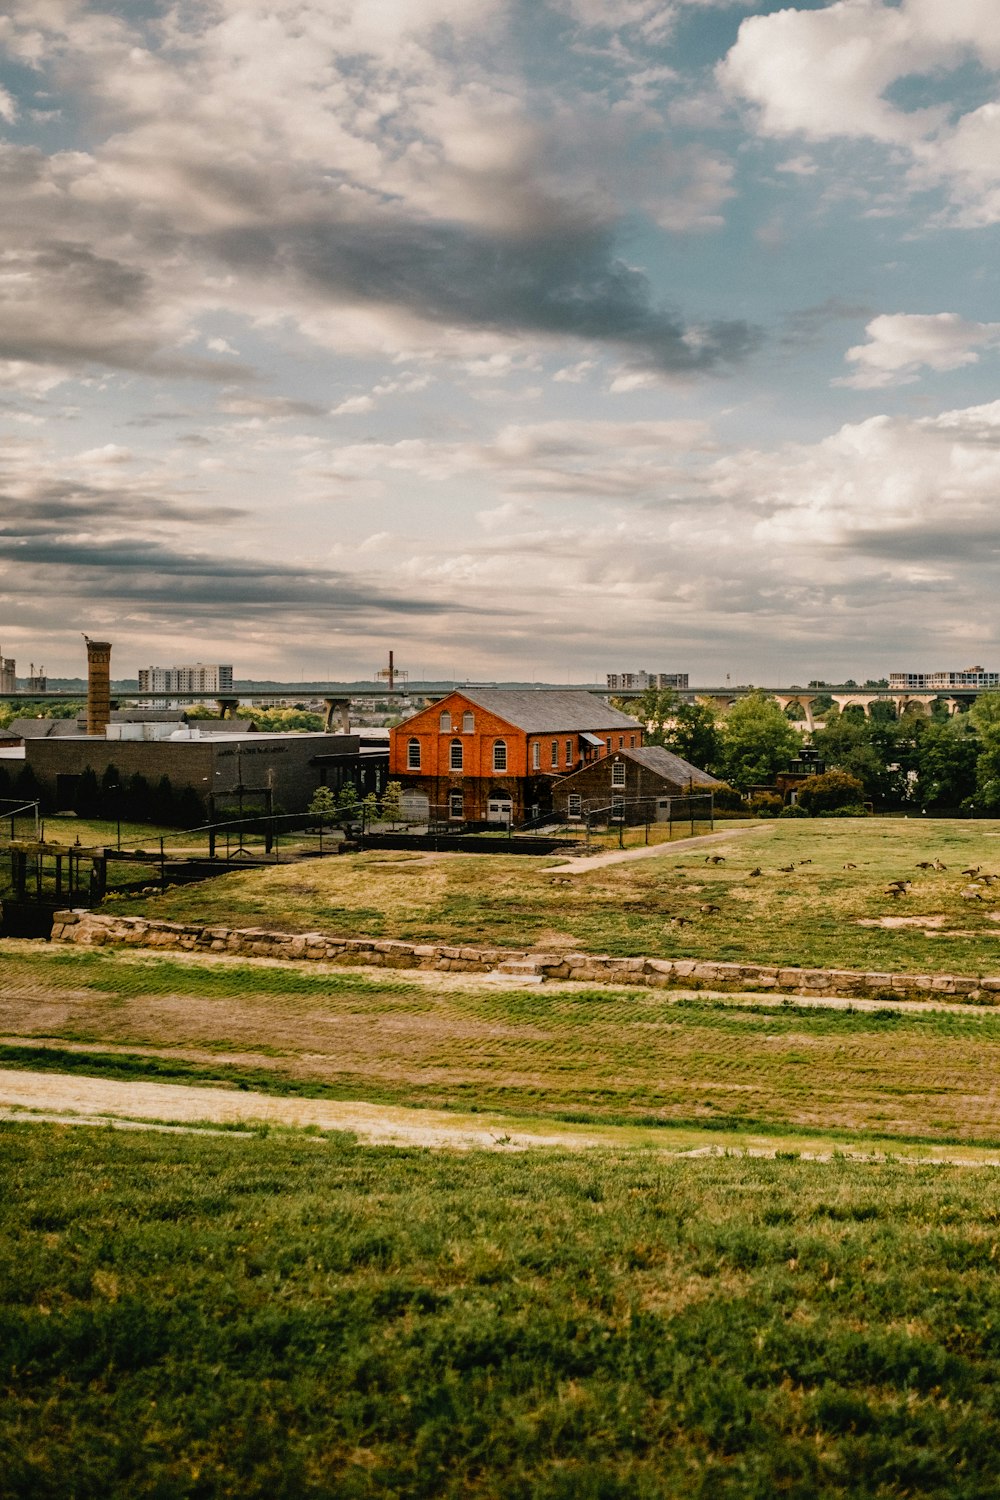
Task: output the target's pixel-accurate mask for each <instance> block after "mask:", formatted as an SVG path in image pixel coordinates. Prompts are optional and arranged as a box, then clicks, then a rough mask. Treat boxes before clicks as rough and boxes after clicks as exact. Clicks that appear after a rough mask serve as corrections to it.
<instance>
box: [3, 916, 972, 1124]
mask: <svg viewBox="0 0 1000 1500" xmlns="http://www.w3.org/2000/svg"><path fill="white" fill-rule="evenodd" d="M0 1038H2V1044H0V1065H2V1066H17V1067H28V1068H39V1069H45V1068H47V1069H53V1068H55V1069H56V1070H58V1071H73V1072H83V1073H90V1074H94V1075H99V1076H106V1077H113V1078H151V1079H160V1080H166V1079H176V1080H177V1081H185V1082H198V1083H203V1082H218V1083H219V1084H220V1085H223V1086H226V1087H230V1088H244V1089H255V1090H262V1091H264V1092H267V1093H272V1094H287V1095H297V1096H308V1097H317V1098H331V1099H362V1100H368V1101H370V1102H375V1103H385V1104H396V1105H408V1106H421V1107H425V1108H437V1109H442V1108H443V1109H451V1110H457V1111H462V1112H470V1111H473V1112H489V1113H493V1114H498V1115H502V1116H504V1117H505V1118H509V1119H511V1120H512V1121H514V1120H518V1119H520V1120H524V1119H531V1120H538V1119H544V1118H549V1119H554V1120H558V1119H562V1120H574V1121H578V1122H587V1123H603V1124H623V1123H625V1124H643V1125H649V1124H659V1125H664V1126H667V1125H672V1126H675V1127H676V1126H677V1125H679V1124H685V1125H688V1124H697V1125H699V1126H710V1127H712V1128H714V1129H716V1130H723V1129H725V1130H731V1129H740V1130H744V1131H764V1132H770V1133H782V1132H784V1131H788V1130H795V1131H803V1132H810V1131H817V1132H820V1133H822V1134H826V1135H832V1137H833V1138H835V1139H836V1138H839V1139H841V1140H850V1139H852V1138H853V1137H855V1136H864V1137H866V1138H869V1139H878V1140H880V1141H883V1142H884V1141H886V1140H893V1139H895V1140H898V1141H900V1142H902V1141H915V1140H925V1141H937V1142H956V1141H958V1142H968V1143H979V1144H986V1143H993V1142H998V1141H1000V1102H998V1100H997V1095H996V1086H995V1085H996V1077H997V1074H998V1071H1000V1011H996V1010H991V1009H988V1008H968V1009H966V1010H965V1011H963V1012H954V1011H938V1010H934V1009H932V1008H930V1007H928V1008H927V1009H926V1010H921V1009H919V1008H918V1009H915V1010H914V1009H911V1010H910V1011H908V1012H905V1013H904V1012H899V1011H896V1010H891V1009H882V1010H874V1011H872V1010H854V1009H845V1010H836V1009H833V1008H831V1007H819V1008H812V1007H801V1006H796V1005H792V1004H782V1003H780V1002H778V1003H773V1004H764V1003H760V1004H743V1003H741V1002H740V1001H739V1000H738V999H736V1000H732V1001H719V1000H716V999H713V998H712V997H710V996H687V997H685V996H683V995H681V996H678V995H676V994H671V993H669V992H666V993H665V992H662V991H658V990H647V989H640V988H635V989H622V990H617V991H615V990H600V989H590V988H587V989H584V988H574V987H561V986H557V985H545V986H538V987H532V988H531V989H527V990H518V989H507V988H505V987H502V986H497V985H491V984H488V983H481V982H480V983H477V982H476V981H475V980H474V979H470V980H469V982H468V983H465V984H463V982H462V981H461V980H460V979H458V980H457V981H456V980H455V979H452V980H451V981H450V982H448V981H444V980H441V981H439V980H438V979H437V977H436V976H433V975H430V976H427V978H426V980H425V981H424V982H417V981H416V980H415V979H410V978H406V977H402V976H399V975H396V974H392V973H387V974H386V975H385V976H384V977H383V976H382V975H378V974H376V975H371V976H364V975H359V974H357V973H356V972H354V971H351V970H343V971H339V972H333V973H322V972H320V973H317V972H315V971H313V970H310V968H309V967H308V966H307V965H302V966H299V967H295V966H292V965H279V964H266V965H259V964H258V965H252V964H247V963H239V962H237V961H233V960H226V959H222V960H218V959H208V960H206V959H197V958H192V959H189V960H187V961H181V960H178V959H171V958H161V957H159V956H156V955H152V954H141V953H136V952H133V951H129V950H118V951H116V950H108V949H101V950H97V951H94V950H90V951H86V950H84V951H77V950H74V949H65V950H57V951H56V952H49V951H47V950H45V949H44V948H39V947H35V946H32V945H29V944H25V945H23V946H22V947H21V948H20V949H18V950H16V951H14V952H11V953H8V954H5V955H3V956H2V957H0Z"/></svg>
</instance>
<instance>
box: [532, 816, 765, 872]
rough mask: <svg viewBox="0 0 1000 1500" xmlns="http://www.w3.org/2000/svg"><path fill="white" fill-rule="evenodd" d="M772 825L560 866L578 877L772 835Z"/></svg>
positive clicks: (582, 858) (614, 852)
mask: <svg viewBox="0 0 1000 1500" xmlns="http://www.w3.org/2000/svg"><path fill="white" fill-rule="evenodd" d="M771 827H772V825H771V824H770V823H759V824H756V825H755V826H753V827H750V828H727V829H724V830H723V831H722V832H720V833H699V834H697V835H696V836H695V837H694V838H691V839H672V840H671V841H670V842H669V843H665V844H643V845H642V846H641V848H639V849H611V850H609V851H607V852H605V853H602V854H583V855H580V856H578V857H576V858H574V859H568V860H566V862H565V863H564V864H561V865H559V866H558V868H559V870H560V871H561V872H562V873H564V874H567V875H578V874H580V873H582V871H584V870H599V869H601V868H602V867H603V866H604V865H622V864H625V863H626V862H627V861H628V860H633V859H655V858H656V857H657V856H658V855H662V854H676V853H677V851H678V850H681V849H701V848H707V847H708V846H710V845H712V844H721V843H724V842H725V841H726V840H727V839H736V838H743V837H744V836H745V835H746V834H748V833H758V834H759V833H770V832H771Z"/></svg>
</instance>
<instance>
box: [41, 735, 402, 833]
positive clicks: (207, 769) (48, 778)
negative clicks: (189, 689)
mask: <svg viewBox="0 0 1000 1500" xmlns="http://www.w3.org/2000/svg"><path fill="white" fill-rule="evenodd" d="M165 730H166V731H167V732H166V733H164V731H165ZM24 764H25V766H26V767H27V769H29V770H30V771H31V772H32V773H33V775H34V778H35V780H36V782H37V783H38V786H39V788H40V790H41V793H42V796H43V798H44V800H45V802H46V803H47V804H48V805H49V806H50V807H51V808H53V809H54V810H56V811H58V810H61V809H63V808H66V809H70V808H72V807H73V806H74V805H75V800H76V791H77V788H78V785H79V782H80V778H81V776H83V774H84V773H85V772H86V771H88V770H89V771H92V772H93V773H94V775H96V777H97V779H98V781H100V780H101V779H102V778H103V777H104V776H105V774H106V773H107V771H108V769H109V768H110V767H113V768H114V771H115V772H117V774H118V775H119V776H120V777H121V778H123V779H126V780H127V779H128V778H131V777H133V776H142V777H145V779H146V781H147V782H149V783H150V784H151V785H155V784H156V783H157V782H159V781H160V780H161V778H162V777H167V778H168V780H169V781H170V784H171V786H172V787H173V789H174V791H191V792H193V793H194V794H195V796H196V797H197V798H198V800H199V801H200V802H201V803H202V805H203V807H204V809H205V813H206V816H207V817H211V816H213V814H214V813H215V812H217V811H219V808H220V804H222V805H224V806H225V807H226V808H231V807H232V806H233V805H234V803H235V802H236V801H238V800H239V801H242V802H243V804H244V806H245V808H246V809H247V810H255V811H261V812H263V811H266V810H269V809H271V808H273V809H274V810H275V811H277V810H280V811H283V812H303V811H305V809H306V808H307V807H308V805H309V802H310V800H311V799H312V796H313V793H314V792H315V791H316V789H317V788H318V787H320V786H329V787H330V788H331V789H332V790H333V791H338V790H339V789H340V787H341V786H344V785H348V784H349V785H353V786H354V787H355V788H356V789H357V790H358V791H359V792H360V793H362V794H365V793H367V792H369V791H373V792H376V793H381V792H382V791H383V790H384V788H385V783H386V779H387V769H388V750H387V746H386V744H385V742H384V740H383V741H377V740H376V741H374V742H372V741H370V740H366V737H365V736H362V735H359V734H326V733H323V732H320V733H313V734H310V733H304V734H268V733H254V732H250V733H247V732H242V733H241V732H235V733H234V732H229V733H225V732H213V733H202V732H201V730H200V728H199V727H198V726H197V725H192V726H190V727H185V728H183V729H177V728H176V727H173V726H170V725H168V724H164V723H163V722H162V721H161V722H158V723H157V722H153V723H131V724H109V725H108V726H107V729H106V731H105V734H104V735H102V736H100V737H97V736H95V735H85V734H80V733H79V732H77V733H76V734H70V735H65V734H62V735H59V736H57V737H44V738H39V739H26V740H25V744H24Z"/></svg>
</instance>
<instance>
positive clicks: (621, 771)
mask: <svg viewBox="0 0 1000 1500" xmlns="http://www.w3.org/2000/svg"><path fill="white" fill-rule="evenodd" d="M611 785H612V786H624V785H625V762H624V761H623V760H613V761H612V762H611Z"/></svg>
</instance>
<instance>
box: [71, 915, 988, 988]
mask: <svg viewBox="0 0 1000 1500" xmlns="http://www.w3.org/2000/svg"><path fill="white" fill-rule="evenodd" d="M52 941H53V942H56V943H78V944H80V945H82V946H84V947H98V946H103V945H104V944H121V945H124V946H125V947H129V948H165V949H175V950H176V949H181V950H185V951H189V952H197V953H232V954H238V955H240V956H242V957H246V958H284V959H294V960H298V961H301V960H303V959H306V960H314V961H320V962H323V963H330V964H342V965H361V966H365V967H378V968H388V969H436V970H441V971H444V972H449V971H450V972H458V973H469V974H489V973H500V974H511V975H520V976H522V977H523V978H524V979H525V980H534V981H536V982H537V981H538V980H540V979H575V980H582V981H584V982H585V983H588V984H641V985H649V986H653V987H655V988H664V989H666V988H676V987H681V988H683V989H712V990H774V991H776V992H777V993H779V994H790V995H838V996H860V997H867V998H869V999H871V998H876V999H878V998H888V997H892V998H895V999H906V998H910V999H927V998H928V996H930V995H933V996H934V997H935V998H940V997H942V996H946V995H951V996H955V997H956V998H958V999H960V1000H965V1001H973V1002H978V1003H980V1004H987V1005H996V1004H1000V977H996V978H985V979H965V978H961V977H959V976H957V975H954V974H887V973H864V972H859V971H857V970H852V969H798V968H782V967H780V966H778V965H774V964H730V963H713V962H710V961H707V960H704V959H695V958H614V957H612V956H611V955H609V954H606V953H544V952H532V953H518V952H514V951H512V950H511V949H509V948H473V947H469V946H467V945H464V944H463V945H454V944H447V943H401V942H395V941H394V940H392V939H391V938H336V937H330V936H329V935H328V934H326V933H322V932H297V933H288V932H269V931H267V930H266V929H265V928H263V927H243V928H231V927H216V926H213V927H200V926H196V925H192V924H187V923H183V922H156V921H148V920H147V919H146V918H144V917H114V916H105V915H103V914H100V913H97V912H90V911H58V912H56V914H55V917H54V918H53V923H52Z"/></svg>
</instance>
